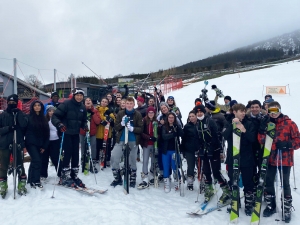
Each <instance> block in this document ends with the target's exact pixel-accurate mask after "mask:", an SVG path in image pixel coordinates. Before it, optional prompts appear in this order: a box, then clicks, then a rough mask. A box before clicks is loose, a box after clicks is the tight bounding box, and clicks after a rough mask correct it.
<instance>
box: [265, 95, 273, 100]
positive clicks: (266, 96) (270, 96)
mask: <svg viewBox="0 0 300 225" xmlns="http://www.w3.org/2000/svg"><path fill="white" fill-rule="evenodd" d="M268 97H269V98H273V97H272V95H265V100H266V98H268Z"/></svg>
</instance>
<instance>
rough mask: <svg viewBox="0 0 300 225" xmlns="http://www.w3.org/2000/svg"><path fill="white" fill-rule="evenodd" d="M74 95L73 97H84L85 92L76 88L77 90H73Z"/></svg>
mask: <svg viewBox="0 0 300 225" xmlns="http://www.w3.org/2000/svg"><path fill="white" fill-rule="evenodd" d="M72 94H73V97H74V96H75V95H77V94H82V95H83V96H84V91H83V90H82V89H81V88H78V87H76V88H73V90H72Z"/></svg>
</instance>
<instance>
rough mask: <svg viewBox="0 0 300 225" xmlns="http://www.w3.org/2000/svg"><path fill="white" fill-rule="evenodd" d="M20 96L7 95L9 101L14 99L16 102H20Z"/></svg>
mask: <svg viewBox="0 0 300 225" xmlns="http://www.w3.org/2000/svg"><path fill="white" fill-rule="evenodd" d="M18 100H19V97H18V95H16V94H12V95H10V96H8V97H7V102H9V101H14V102H15V103H16V104H17V103H18Z"/></svg>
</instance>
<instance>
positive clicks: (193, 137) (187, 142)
mask: <svg viewBox="0 0 300 225" xmlns="http://www.w3.org/2000/svg"><path fill="white" fill-rule="evenodd" d="M197 126H198V124H197V123H196V124H194V123H192V122H188V123H187V124H186V125H184V128H183V133H184V135H183V138H182V142H181V151H182V152H183V153H186V152H190V153H195V152H196V151H198V150H199V148H200V139H199V135H198V131H197Z"/></svg>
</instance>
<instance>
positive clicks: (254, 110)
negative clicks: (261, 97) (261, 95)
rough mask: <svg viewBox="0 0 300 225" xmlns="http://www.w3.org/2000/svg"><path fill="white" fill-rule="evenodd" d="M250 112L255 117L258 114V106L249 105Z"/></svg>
mask: <svg viewBox="0 0 300 225" xmlns="http://www.w3.org/2000/svg"><path fill="white" fill-rule="evenodd" d="M250 110H251V113H252V115H253V116H256V115H258V114H259V112H260V110H261V108H260V107H259V105H258V104H254V105H251V107H250Z"/></svg>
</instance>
